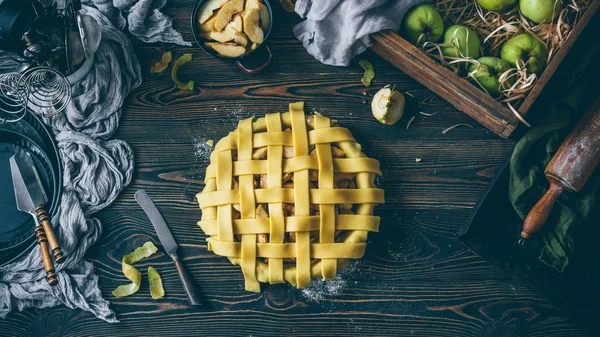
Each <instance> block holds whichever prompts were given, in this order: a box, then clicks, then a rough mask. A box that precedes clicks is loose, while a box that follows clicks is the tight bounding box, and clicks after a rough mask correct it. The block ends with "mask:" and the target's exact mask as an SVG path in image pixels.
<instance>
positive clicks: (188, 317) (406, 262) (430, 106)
mask: <svg viewBox="0 0 600 337" xmlns="http://www.w3.org/2000/svg"><path fill="white" fill-rule="evenodd" d="M193 4H194V2H193V1H191V0H177V1H176V0H173V1H170V3H169V5H168V7H167V14H169V15H171V16H172V17H174V18H175V20H174V24H175V27H176V28H177V29H178V30H180V31H182V32H183V34H184V37H185V38H186V39H187V40H192V36H191V32H190V29H189V26H188V22H189V18H188V16H189V12H190V10H191V8H192V6H193ZM274 8H275V31H274V34H273V37H272V40H271V42H270V45H271V47H272V50H273V52H274V54H275V55H276V56H275V57H276V60H275V63H274V64H273V65H272V67H271V68H270V69H269V70H268V72H267V73H265V74H262V75H259V76H256V77H248V76H245V75H243V74H242V73H241V72H240V71H238V70H237V68H236V66H235V65H234V64H232V63H227V62H222V61H219V60H215V59H212V58H211V57H209V56H207V55H205V54H204V53H203V52H202V51H200V50H199V49H197V48H194V47H191V48H182V47H177V46H172V45H145V44H142V43H137V42H136V52H137V53H138V57H139V59H140V61H141V66H142V69H143V72H144V83H143V84H142V86H141V87H140V88H138V89H136V90H135V91H134V92H133V93H132V94H131V95H130V97H129V99H128V100H127V101H126V103H125V106H124V108H123V118H122V120H121V126H120V128H119V131H118V132H117V134H116V135H115V137H116V138H119V139H123V140H126V141H128V142H129V143H130V144H131V145H132V146H133V148H134V150H135V157H136V165H137V167H136V171H135V174H134V180H133V182H132V184H131V185H130V186H129V187H128V188H127V189H126V190H125V191H124V192H123V193H122V194H121V196H120V197H119V198H118V199H117V201H116V202H115V203H114V204H113V205H111V206H110V207H109V208H107V209H106V210H104V211H102V212H100V213H99V214H98V218H99V219H100V220H101V221H102V223H103V225H104V232H103V235H102V238H101V240H100V241H99V242H98V243H97V244H96V245H95V246H94V247H93V249H92V250H91V251H90V252H89V254H88V258H89V259H90V260H91V261H93V262H94V264H95V265H96V272H97V274H98V275H99V280H100V284H101V287H102V293H103V295H104V296H105V297H106V298H108V299H109V300H110V301H111V306H112V308H113V309H114V310H115V311H116V313H117V316H118V318H119V319H120V320H121V323H119V324H108V323H105V322H103V321H100V320H98V319H96V318H95V317H93V316H92V315H91V314H89V313H85V312H82V311H79V310H70V309H68V308H65V307H59V308H53V309H44V310H26V311H25V312H17V313H13V314H11V315H10V316H9V317H8V318H7V319H5V320H2V321H0V331H2V333H0V335H3V336H92V335H109V336H144V335H149V336H170V335H173V336H174V335H183V336H191V335H201V336H249V335H252V336H284V335H290V336H320V335H329V336H334V335H337V336H359V335H368V336H374V335H377V336H407V335H414V336H581V335H591V333H590V332H589V331H586V330H585V329H583V328H581V327H580V326H579V325H578V324H577V323H576V322H575V321H574V320H572V319H571V318H569V317H568V316H566V315H565V314H563V313H562V312H561V311H560V310H558V309H556V308H555V307H553V306H552V305H551V304H549V303H548V302H546V301H545V300H543V299H541V298H540V297H538V296H537V295H535V294H534V293H533V292H532V291H530V290H528V289H527V288H525V287H524V286H523V285H522V284H520V283H519V282H518V281H516V280H514V279H511V278H509V277H508V276H507V275H505V274H503V273H502V272H500V271H499V270H497V269H495V268H494V267H493V266H491V265H490V264H488V263H487V262H485V261H484V260H482V259H481V258H480V257H478V256H477V255H476V254H474V253H473V252H471V251H470V250H469V249H467V248H466V247H465V246H464V245H463V244H462V243H461V242H460V241H459V240H458V239H457V238H456V237H455V233H456V231H457V230H458V228H459V227H460V225H461V223H462V222H463V221H464V220H465V219H466V217H467V215H468V213H469V211H470V210H471V208H472V207H473V206H474V205H475V203H476V202H477V200H478V198H479V196H480V195H481V193H482V192H483V191H484V189H485V188H486V186H487V185H488V184H489V182H490V181H491V179H492V178H493V176H494V174H495V173H497V171H498V169H499V167H500V165H501V164H502V163H503V161H504V160H505V158H506V157H507V156H508V154H509V153H510V150H511V149H512V147H513V145H514V143H515V140H514V139H512V140H511V139H509V140H503V139H501V138H499V137H498V136H496V135H494V134H492V133H491V132H490V131H488V130H487V129H485V128H484V127H483V126H481V125H478V124H477V123H476V122H475V121H473V120H472V119H471V118H470V117H468V116H467V115H465V114H463V113H461V112H459V111H457V110H456V109H455V108H453V107H452V106H451V105H450V104H448V103H447V102H445V101H444V100H443V99H442V98H440V97H438V96H436V95H434V94H432V93H431V92H430V91H429V90H427V89H425V88H424V87H423V86H422V85H420V84H418V83H417V82H416V81H415V80H413V79H411V78H410V77H408V76H407V75H405V74H404V73H402V72H400V71H399V70H397V69H396V68H394V67H393V66H392V65H390V64H389V63H387V62H386V61H384V60H382V59H381V58H379V57H378V56H376V55H374V54H373V53H370V52H367V53H366V54H365V55H364V56H362V57H361V58H365V59H369V60H371V61H372V62H373V63H374V65H375V69H376V71H377V77H376V79H375V83H374V84H373V86H372V87H371V88H369V89H368V90H365V88H364V87H363V85H362V84H361V83H360V78H361V76H362V69H361V68H360V67H359V66H358V65H357V64H356V61H355V63H353V64H352V65H351V66H350V67H348V68H337V67H329V66H324V65H322V64H320V63H318V62H317V61H315V60H314V59H313V58H312V57H311V56H309V55H308V54H307V53H306V52H305V50H304V49H303V48H302V46H301V44H300V43H299V42H298V41H297V40H296V39H295V38H294V37H293V35H292V34H291V26H292V24H293V23H295V22H298V21H299V18H297V17H296V16H295V15H294V14H291V13H285V12H283V11H282V10H281V8H280V6H279V5H277V4H275V5H274ZM166 50H171V51H173V52H174V56H175V57H177V56H179V55H181V54H182V53H184V52H192V53H193V54H194V59H193V60H192V61H191V62H190V63H189V64H187V65H185V66H184V67H183V68H182V69H181V71H182V77H183V78H184V79H194V80H195V81H196V89H195V90H194V91H193V92H186V91H181V90H177V89H175V88H174V87H173V84H172V82H171V80H170V79H169V74H168V72H165V73H163V74H158V75H157V74H150V73H149V71H148V70H149V68H150V66H151V65H152V64H153V63H154V62H156V61H158V59H159V58H160V55H161V53H162V52H163V51H166ZM556 82H559V81H556ZM388 83H393V84H396V85H397V88H398V90H400V91H402V92H409V93H410V94H411V96H412V97H407V98H408V112H409V116H410V114H416V118H415V120H414V121H413V123H412V124H411V126H410V128H408V129H407V128H406V122H401V123H399V124H397V125H396V126H393V127H386V126H382V125H380V124H379V123H378V122H377V121H375V119H374V118H372V116H371V114H370V108H369V105H368V104H363V103H362V101H363V100H364V99H365V96H363V94H362V92H363V91H367V92H369V93H370V94H371V96H372V94H373V93H374V92H376V91H377V90H378V89H379V88H381V87H382V86H383V85H385V84H388ZM367 99H368V97H367ZM299 100H303V101H305V102H306V106H307V110H308V111H320V112H322V113H324V114H326V115H327V116H330V117H333V118H336V119H338V120H339V122H340V124H341V125H343V126H346V127H348V128H349V129H350V130H351V131H352V132H353V133H354V135H355V136H356V137H357V139H358V140H359V141H360V142H361V143H362V144H363V146H364V148H365V152H366V153H367V154H368V155H370V156H372V157H374V158H377V159H379V160H380V161H381V166H382V170H383V177H382V179H381V185H382V187H383V188H385V190H386V201H387V203H386V204H385V205H383V206H380V207H378V211H377V212H378V213H379V214H380V215H381V216H382V224H381V231H380V232H379V233H374V234H372V235H371V236H370V239H369V241H370V242H369V246H368V248H367V253H366V256H365V258H364V259H363V260H361V261H359V262H357V263H356V264H354V265H352V266H351V267H350V268H349V271H346V272H343V273H342V276H341V278H340V279H339V280H336V281H334V282H333V284H332V285H331V286H329V287H326V286H323V284H322V283H320V282H315V285H313V286H311V287H310V288H309V289H308V290H304V291H303V290H296V289H294V288H292V287H291V286H289V285H287V284H284V285H276V286H264V287H263V289H264V290H263V292H262V293H260V294H255V293H249V292H246V291H244V282H243V277H242V273H241V271H240V268H239V267H237V266H232V265H231V264H230V263H229V262H228V261H227V260H226V259H224V258H221V257H217V256H215V255H214V254H212V253H211V252H208V251H207V250H206V241H205V236H204V234H203V233H202V231H201V230H200V229H199V228H198V227H197V226H196V221H197V220H198V219H199V218H200V211H199V210H198V208H197V204H196V203H195V202H194V195H195V193H196V192H198V191H200V190H201V189H202V187H203V184H202V178H203V176H204V170H205V167H206V165H207V163H208V152H207V151H209V150H208V149H207V147H206V146H205V145H204V142H205V141H206V140H208V139H215V140H218V139H219V138H220V137H223V136H225V135H226V134H227V133H228V132H229V131H230V130H232V129H233V128H235V126H236V124H237V121H238V120H239V119H241V118H245V117H249V116H252V115H256V116H262V115H263V114H264V113H267V112H274V111H284V110H286V109H287V105H288V103H290V102H294V101H299ZM419 111H423V112H427V113H434V112H438V113H437V114H436V115H435V116H433V117H425V116H422V115H419V114H418V112H419ZM457 123H468V124H470V125H472V126H473V129H470V128H466V127H464V128H457V129H454V130H452V131H451V132H449V133H448V134H446V135H443V134H442V133H441V131H442V130H444V129H446V128H447V127H449V126H452V125H454V124H457ZM415 158H421V159H422V161H421V162H416V161H415ZM140 188H144V189H146V190H147V191H148V193H149V194H150V195H151V196H152V197H153V199H154V200H155V202H156V203H157V205H158V207H159V209H160V210H161V211H162V213H163V216H164V217H165V219H166V220H167V222H168V224H169V226H170V228H171V229H172V231H173V234H174V236H175V237H176V239H177V240H178V242H179V243H180V245H181V247H182V249H181V254H180V255H181V256H182V257H183V259H184V260H185V264H186V265H187V267H188V269H189V272H190V273H191V275H192V277H193V278H194V279H195V281H196V284H197V286H198V289H199V290H200V292H201V294H202V296H203V298H204V300H205V305H204V306H202V307H190V306H189V305H188V302H187V299H186V296H185V294H184V292H183V290H182V287H181V284H180V283H179V279H178V277H177V273H176V271H175V267H174V266H173V264H172V263H171V261H170V259H169V258H168V256H166V254H165V253H164V252H163V251H162V250H160V249H159V253H158V254H156V255H155V256H152V257H151V258H149V259H147V260H144V261H142V262H140V263H138V264H137V266H139V267H140V270H144V269H145V268H147V266H149V265H152V266H154V267H156V268H157V269H158V270H159V271H160V273H161V274H162V276H163V281H164V285H165V289H166V297H165V298H164V299H162V300H158V301H155V300H152V299H151V298H150V295H149V289H148V284H147V282H146V281H144V282H143V283H142V286H141V289H140V291H139V292H138V293H136V294H135V295H132V296H130V297H126V298H122V299H115V298H114V297H113V296H112V294H111V291H112V290H113V289H114V288H115V287H117V286H118V285H120V284H124V283H126V281H127V280H126V279H125V278H124V276H123V275H122V273H121V269H120V268H121V263H120V260H121V257H122V256H123V255H124V254H126V253H128V252H130V251H132V250H133V249H134V248H135V247H138V246H140V245H141V244H143V243H144V242H145V241H147V240H151V241H153V242H155V243H157V245H158V239H157V237H156V234H155V233H154V230H153V228H152V225H151V224H150V223H149V221H148V220H147V218H146V217H145V215H144V214H143V212H142V210H141V209H140V208H139V207H138V205H137V204H136V202H135V201H134V199H133V194H134V192H135V191H136V190H138V189H140Z"/></svg>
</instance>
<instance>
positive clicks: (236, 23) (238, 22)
mask: <svg viewBox="0 0 600 337" xmlns="http://www.w3.org/2000/svg"><path fill="white" fill-rule="evenodd" d="M228 27H231V28H233V29H235V30H236V31H238V32H243V31H244V26H243V24H242V16H241V15H239V14H236V15H234V16H233V19H232V20H231V22H230V23H229V24H228V25H227V27H225V28H228Z"/></svg>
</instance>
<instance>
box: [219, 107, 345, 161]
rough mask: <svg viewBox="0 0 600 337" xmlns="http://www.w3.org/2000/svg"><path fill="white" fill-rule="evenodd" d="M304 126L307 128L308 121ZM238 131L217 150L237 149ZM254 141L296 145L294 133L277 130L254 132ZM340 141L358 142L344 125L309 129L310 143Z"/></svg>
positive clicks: (223, 141)
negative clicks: (323, 128)
mask: <svg viewBox="0 0 600 337" xmlns="http://www.w3.org/2000/svg"><path fill="white" fill-rule="evenodd" d="M302 114H304V112H302ZM321 117H322V116H321ZM323 118H326V117H323ZM304 126H305V128H306V123H305V125H304ZM293 130H294V129H293V126H292V132H293ZM237 133H238V132H237V131H235V132H232V133H230V134H229V135H228V136H227V137H225V138H223V139H222V140H221V141H219V143H217V146H215V151H216V152H222V151H229V150H235V149H237V146H238V144H237V139H236V137H235V136H236V134H237ZM304 137H306V133H305V134H304ZM252 142H253V143H254V147H255V148H259V147H263V146H269V145H284V146H295V144H294V139H293V135H292V134H290V133H289V132H285V131H281V132H275V133H273V134H271V133H270V132H263V133H258V134H254V135H253V137H252ZM338 142H356V140H355V139H354V136H352V133H351V132H350V130H348V129H346V128H342V127H335V128H331V130H311V131H308V144H309V145H316V144H325V143H327V144H328V143H338ZM212 159H213V158H212V154H211V160H212Z"/></svg>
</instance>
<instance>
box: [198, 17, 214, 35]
mask: <svg viewBox="0 0 600 337" xmlns="http://www.w3.org/2000/svg"><path fill="white" fill-rule="evenodd" d="M216 21H217V16H216V15H213V16H211V17H210V19H208V20H206V21H205V22H204V23H203V24H200V31H201V32H212V31H213V30H214V28H215V22H216Z"/></svg>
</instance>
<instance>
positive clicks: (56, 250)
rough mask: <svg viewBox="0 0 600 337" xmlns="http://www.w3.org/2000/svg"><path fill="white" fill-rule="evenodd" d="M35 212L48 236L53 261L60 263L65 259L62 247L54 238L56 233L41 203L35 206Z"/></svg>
mask: <svg viewBox="0 0 600 337" xmlns="http://www.w3.org/2000/svg"><path fill="white" fill-rule="evenodd" d="M35 214H36V215H37V219H38V221H39V222H40V223H41V224H42V227H44V231H45V232H46V237H47V238H48V244H49V245H50V250H51V251H52V254H53V255H54V261H56V263H62V262H63V261H64V260H65V257H64V255H63V252H62V249H61V248H60V245H59V244H58V240H57V239H56V235H54V230H53V229H52V224H51V223H50V217H49V216H48V213H47V212H46V210H45V209H44V206H43V205H39V206H37V207H36V208H35Z"/></svg>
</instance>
